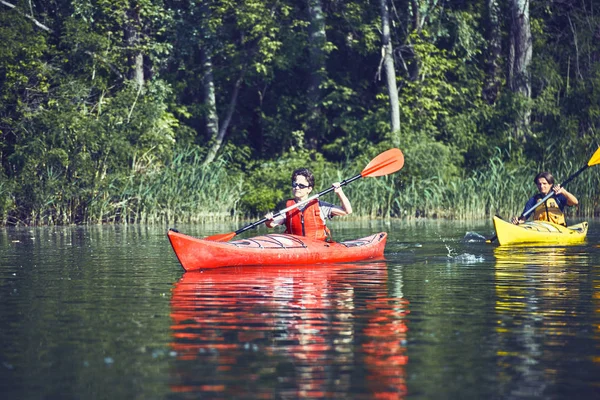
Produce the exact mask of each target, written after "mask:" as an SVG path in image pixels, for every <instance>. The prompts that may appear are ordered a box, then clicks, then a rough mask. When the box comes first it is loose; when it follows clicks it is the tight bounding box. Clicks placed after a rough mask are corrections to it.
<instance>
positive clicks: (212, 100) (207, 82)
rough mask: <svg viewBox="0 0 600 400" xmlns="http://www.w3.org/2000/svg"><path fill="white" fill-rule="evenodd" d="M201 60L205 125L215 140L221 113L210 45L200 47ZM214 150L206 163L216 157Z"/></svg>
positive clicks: (209, 134) (210, 136) (209, 135)
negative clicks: (218, 106)
mask: <svg viewBox="0 0 600 400" xmlns="http://www.w3.org/2000/svg"><path fill="white" fill-rule="evenodd" d="M200 61H201V63H202V72H203V77H202V93H203V100H204V106H205V107H206V110H207V111H206V117H205V126H206V132H207V134H208V137H209V138H211V140H215V139H216V138H217V137H218V135H219V114H218V113H217V99H216V95H215V82H214V77H213V66H212V57H211V50H210V47H209V46H205V47H201V48H200ZM217 151H218V149H217V150H216V151H215V152H214V154H213V155H212V157H210V160H208V158H207V159H206V160H205V163H210V162H211V161H212V160H213V159H214V155H215V154H216V152H217Z"/></svg>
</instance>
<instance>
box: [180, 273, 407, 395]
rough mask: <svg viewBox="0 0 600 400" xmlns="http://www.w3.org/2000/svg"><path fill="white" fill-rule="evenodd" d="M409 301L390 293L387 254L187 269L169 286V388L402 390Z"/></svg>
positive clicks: (197, 391)
mask: <svg viewBox="0 0 600 400" xmlns="http://www.w3.org/2000/svg"><path fill="white" fill-rule="evenodd" d="M396 279H399V278H396ZM408 305H409V303H408V301H407V300H405V299H403V298H396V297H391V296H390V293H389V292H388V273H387V265H386V263H385V262H372V263H361V264H356V263H350V264H344V265H340V264H323V265H320V266H319V267H318V268H306V267H303V266H246V267H225V268H218V269H213V270H209V271H204V272H199V271H194V272H186V273H185V274H183V276H182V278H181V279H180V280H179V281H178V282H177V283H176V284H175V286H174V288H173V291H172V299H171V319H172V324H171V335H172V343H171V349H172V350H173V351H174V352H175V354H176V362H175V363H174V367H175V370H174V371H173V379H172V381H171V388H172V390H173V391H174V392H180V393H181V392H184V393H187V395H189V398H193V397H194V396H195V397H206V398H215V399H216V398H220V399H226V398H239V397H253V398H301V397H310V398H326V397H328V398H331V397H339V398H357V396H356V392H357V391H358V392H359V393H362V394H363V396H362V398H385V399H401V398H403V397H404V396H405V394H406V371H405V368H406V365H407V363H408V356H407V355H406V350H407V349H406V343H407V332H408V328H407V326H406V316H407V314H408V312H409V310H408ZM350 376H354V378H353V379H352V380H351V379H349V377H350ZM249 393H251V394H252V396H250V395H249Z"/></svg>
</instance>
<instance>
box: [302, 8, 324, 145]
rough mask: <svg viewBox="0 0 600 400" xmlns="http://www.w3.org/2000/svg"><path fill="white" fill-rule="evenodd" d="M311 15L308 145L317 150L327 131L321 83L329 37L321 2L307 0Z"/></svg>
mask: <svg viewBox="0 0 600 400" xmlns="http://www.w3.org/2000/svg"><path fill="white" fill-rule="evenodd" d="M307 3H308V13H309V20H310V26H309V36H308V42H309V43H308V49H309V55H310V61H309V62H310V80H309V83H308V129H307V138H306V139H307V140H306V144H307V145H308V146H309V147H310V148H316V147H317V145H318V142H319V139H320V138H321V137H322V135H323V133H324V130H325V129H326V126H325V124H324V123H323V116H322V112H321V98H322V94H321V83H322V82H323V79H324V78H325V75H326V73H327V72H326V65H325V61H326V58H327V56H326V54H325V51H324V47H325V43H326V41H327V35H326V32H325V16H324V15H323V7H322V5H321V0H307Z"/></svg>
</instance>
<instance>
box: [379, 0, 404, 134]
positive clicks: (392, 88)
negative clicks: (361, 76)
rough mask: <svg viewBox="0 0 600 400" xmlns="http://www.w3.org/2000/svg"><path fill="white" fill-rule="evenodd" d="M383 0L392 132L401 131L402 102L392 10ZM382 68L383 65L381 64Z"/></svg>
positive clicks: (383, 60)
mask: <svg viewBox="0 0 600 400" xmlns="http://www.w3.org/2000/svg"><path fill="white" fill-rule="evenodd" d="M380 1H381V25H382V27H381V28H382V29H381V30H382V48H381V54H382V63H383V67H384V69H385V77H386V80H387V88H388V95H389V97H390V120H391V121H390V122H391V128H392V132H393V133H396V132H398V131H400V104H399V102H398V87H397V86H396V68H395V65H394V57H393V48H392V40H391V35H390V10H389V4H388V0H380ZM380 69H381V66H380Z"/></svg>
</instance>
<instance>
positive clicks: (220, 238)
mask: <svg viewBox="0 0 600 400" xmlns="http://www.w3.org/2000/svg"><path fill="white" fill-rule="evenodd" d="M235 235H236V233H235V232H229V233H220V234H218V235H212V236H207V237H205V238H204V240H212V241H213V242H229V241H230V240H231V239H233V238H234V236H235Z"/></svg>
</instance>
